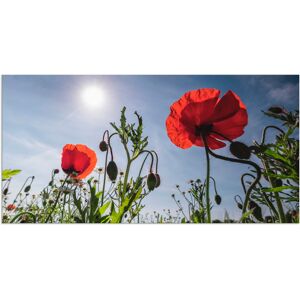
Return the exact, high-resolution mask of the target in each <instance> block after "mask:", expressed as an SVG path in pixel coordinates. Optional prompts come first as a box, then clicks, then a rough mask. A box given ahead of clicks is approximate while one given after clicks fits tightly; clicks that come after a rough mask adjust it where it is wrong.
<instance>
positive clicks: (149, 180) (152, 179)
mask: <svg viewBox="0 0 300 300" xmlns="http://www.w3.org/2000/svg"><path fill="white" fill-rule="evenodd" d="M156 184H157V183H156V176H155V174H154V173H150V174H149V175H148V177H147V186H148V189H149V191H153V190H154V188H155V187H156Z"/></svg>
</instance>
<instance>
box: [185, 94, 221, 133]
mask: <svg viewBox="0 0 300 300" xmlns="http://www.w3.org/2000/svg"><path fill="white" fill-rule="evenodd" d="M216 103H217V99H212V100H206V101H203V102H194V103H190V104H188V105H187V106H186V107H185V109H184V110H183V111H182V113H181V118H180V122H181V123H182V124H183V125H184V126H185V127H186V128H187V129H188V130H192V131H193V132H194V131H195V127H196V126H199V125H201V124H209V123H212V115H213V112H214V108H215V105H216Z"/></svg>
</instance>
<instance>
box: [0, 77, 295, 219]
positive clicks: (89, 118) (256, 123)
mask: <svg viewBox="0 0 300 300" xmlns="http://www.w3.org/2000/svg"><path fill="white" fill-rule="evenodd" d="M92 85H97V86H99V87H101V89H102V90H103V92H104V94H105V101H104V102H103V105H101V106H100V107H99V108H97V109H90V108H89V107H87V106H86V105H85V104H84V103H83V101H82V99H81V98H82V97H81V94H82V90H83V89H85V88H86V87H87V86H92ZM204 87H214V88H217V89H220V90H221V93H222V95H223V94H224V93H225V92H227V91H228V90H229V89H231V90H233V91H234V92H235V93H237V94H238V95H239V96H240V97H241V99H242V100H243V102H244V103H245V104H246V106H247V109H248V114H249V124H248V126H247V127H246V129H245V134H244V135H243V136H242V137H240V138H239V139H238V140H240V141H243V142H245V143H248V144H249V143H250V142H251V141H252V140H253V139H257V140H258V139H259V137H260V135H261V131H262V129H263V127H264V126H266V125H268V124H270V120H269V119H268V118H266V117H264V115H263V114H262V112H261V110H267V109H268V107H270V106H272V105H283V106H284V107H286V108H287V109H296V108H298V106H299V105H298V103H299V77H298V76H240V75H237V76H231V75H230V76H229V75H214V76H212V75H210V76H208V75H201V76H195V75H193V76H188V75H184V76H183V75H181V76H177V75H170V76H169V75H161V76H158V75H153V76H152V75H151V76H149V75H147V76H146V75H145V76H137V75H134V76H132V75H131V76H127V75H122V76H73V75H72V76H28V75H26V76H25V75H24V76H11V75H10V76H3V77H2V110H3V121H2V122H3V123H2V126H3V129H2V141H3V152H2V168H16V169H21V170H22V172H21V173H20V174H19V175H18V176H16V177H15V178H14V180H13V182H12V188H13V189H15V190H17V189H18V188H20V186H21V185H22V183H23V182H24V180H25V179H26V177H27V176H31V175H34V176H35V177H36V179H35V181H34V184H33V188H32V189H33V192H38V191H40V190H41V189H42V188H43V187H44V186H45V185H47V183H48V182H49V177H50V173H51V170H52V169H53V168H60V159H61V149H62V147H63V146H64V145H65V144H67V143H72V144H77V143H78V144H79V143H81V144H86V145H88V146H89V147H90V148H92V149H94V150H95V151H96V153H97V156H98V164H97V165H98V166H103V164H104V155H103V153H100V152H99V151H98V144H99V141H100V140H101V137H102V134H103V132H104V130H105V129H111V127H110V125H109V122H111V121H116V122H118V121H119V116H120V110H121V109H122V107H123V106H126V107H127V118H128V120H131V121H134V116H133V113H134V111H135V110H137V111H138V112H139V113H140V114H141V115H142V116H143V120H144V128H145V134H146V135H148V136H149V147H150V148H152V149H154V150H156V151H157V152H158V154H159V161H160V164H159V173H160V175H161V178H162V185H161V187H160V188H159V189H156V190H155V191H154V192H153V193H151V194H150V195H149V196H148V198H146V199H145V202H144V204H145V205H146V207H145V212H152V211H153V210H156V211H162V210H163V209H164V208H165V209H168V208H170V209H171V211H174V210H175V209H177V207H176V204H175V203H174V201H173V200H172V198H171V194H173V193H175V194H176V188H175V185H176V184H177V183H178V184H179V185H180V186H182V187H183V188H184V187H186V188H188V185H187V181H188V180H190V179H196V178H201V179H204V178H205V170H206V169H205V168H206V162H205V153H204V152H205V151H204V149H203V148H199V147H192V148H190V149H187V150H182V149H180V148H177V147H176V146H175V145H173V144H172V143H171V142H170V140H169V138H168V136H167V134H166V130H165V120H166V118H167V116H168V114H169V107H170V105H171V104H172V103H173V102H174V101H176V100H177V99H179V98H180V97H181V96H182V94H184V93H185V92H186V91H189V90H193V89H198V88H204ZM271 121H272V120H271ZM271 123H273V121H272V122H271ZM113 145H114V149H115V160H116V162H117V164H118V166H119V168H120V169H121V170H124V168H125V166H124V162H125V156H124V153H123V152H122V148H121V147H119V146H118V145H117V143H116V141H114V142H113ZM217 153H220V154H223V155H230V154H229V151H228V149H227V148H225V149H221V150H218V151H217ZM211 164H212V171H211V175H212V176H213V177H214V178H215V179H216V181H217V187H218V192H219V194H220V195H221V196H222V204H221V205H220V206H218V207H217V206H215V207H214V209H213V212H212V215H213V217H216V218H223V216H224V212H225V209H227V210H228V211H229V213H230V217H232V218H238V217H239V216H240V211H239V210H238V209H237V208H236V207H235V203H234V201H233V197H234V195H236V194H240V195H243V194H242V189H241V186H240V176H241V175H242V173H243V172H244V171H247V167H246V166H245V167H243V166H241V165H235V164H232V163H226V162H224V161H218V160H216V159H213V158H212V159H211ZM133 171H134V172H135V171H136V170H135V168H134V170H133ZM212 194H213V192H212Z"/></svg>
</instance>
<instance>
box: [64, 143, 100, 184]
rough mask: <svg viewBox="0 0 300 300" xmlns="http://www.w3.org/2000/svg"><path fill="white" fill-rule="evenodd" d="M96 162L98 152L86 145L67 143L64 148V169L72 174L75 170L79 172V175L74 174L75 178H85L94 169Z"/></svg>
mask: <svg viewBox="0 0 300 300" xmlns="http://www.w3.org/2000/svg"><path fill="white" fill-rule="evenodd" d="M96 163H97V156H96V153H95V152H94V151H93V150H91V149H89V148H88V147H87V146H85V145H81V144H77V145H72V144H67V145H65V146H64V148H63V153H62V163H61V165H62V169H63V170H64V172H66V173H67V174H70V173H71V172H73V171H75V172H77V173H78V175H77V176H74V178H77V179H79V178H80V179H83V178H85V177H86V176H87V175H89V174H90V173H91V172H92V171H93V169H94V168H95V166H96ZM72 177H73V176H72Z"/></svg>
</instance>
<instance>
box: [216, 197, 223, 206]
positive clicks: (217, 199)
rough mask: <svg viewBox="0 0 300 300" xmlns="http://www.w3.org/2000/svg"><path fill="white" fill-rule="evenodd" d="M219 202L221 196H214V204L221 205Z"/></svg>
mask: <svg viewBox="0 0 300 300" xmlns="http://www.w3.org/2000/svg"><path fill="white" fill-rule="evenodd" d="M221 201H222V198H221V196H220V195H216V196H215V202H216V203H217V204H218V205H220V204H221Z"/></svg>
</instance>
